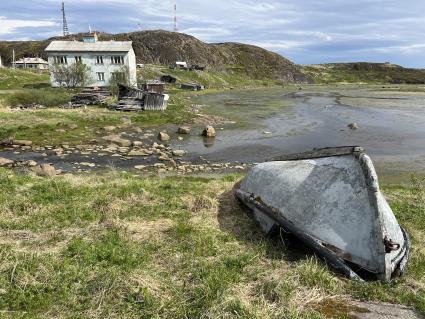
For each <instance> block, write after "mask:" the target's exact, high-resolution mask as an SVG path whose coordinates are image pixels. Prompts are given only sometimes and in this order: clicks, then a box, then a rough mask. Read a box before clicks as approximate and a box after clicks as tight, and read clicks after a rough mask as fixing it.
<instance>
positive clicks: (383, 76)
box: [303, 62, 425, 84]
mask: <svg viewBox="0 0 425 319" xmlns="http://www.w3.org/2000/svg"><path fill="white" fill-rule="evenodd" d="M303 72H304V73H305V74H307V75H308V76H310V77H311V78H312V79H313V80H314V82H315V83H317V84H328V83H367V84H425V70H421V69H409V68H403V67H401V66H398V65H393V64H385V63H366V62H358V63H330V64H317V65H306V66H303Z"/></svg>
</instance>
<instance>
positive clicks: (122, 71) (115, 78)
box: [109, 65, 130, 96]
mask: <svg viewBox="0 0 425 319" xmlns="http://www.w3.org/2000/svg"><path fill="white" fill-rule="evenodd" d="M120 84H121V85H125V86H129V85H130V69H129V68H128V67H127V66H126V65H123V66H122V67H121V68H119V69H118V70H117V71H115V72H114V73H113V75H112V78H111V80H110V81H109V89H110V91H111V93H112V95H114V96H117V95H118V85H120Z"/></svg>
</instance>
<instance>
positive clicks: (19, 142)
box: [13, 140, 32, 146]
mask: <svg viewBox="0 0 425 319" xmlns="http://www.w3.org/2000/svg"><path fill="white" fill-rule="evenodd" d="M13 145H19V146H31V145H32V141H29V140H13Z"/></svg>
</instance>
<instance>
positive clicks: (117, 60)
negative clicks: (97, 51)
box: [111, 56, 124, 64]
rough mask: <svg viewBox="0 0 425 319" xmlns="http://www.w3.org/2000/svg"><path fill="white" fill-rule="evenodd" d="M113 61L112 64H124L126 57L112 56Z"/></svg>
mask: <svg viewBox="0 0 425 319" xmlns="http://www.w3.org/2000/svg"><path fill="white" fill-rule="evenodd" d="M111 63H112V64H124V57H123V56H111Z"/></svg>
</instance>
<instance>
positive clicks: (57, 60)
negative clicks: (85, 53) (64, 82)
mask: <svg viewBox="0 0 425 319" xmlns="http://www.w3.org/2000/svg"><path fill="white" fill-rule="evenodd" d="M53 61H54V62H55V63H57V64H68V59H67V58H66V56H64V55H58V56H55V57H53Z"/></svg>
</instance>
